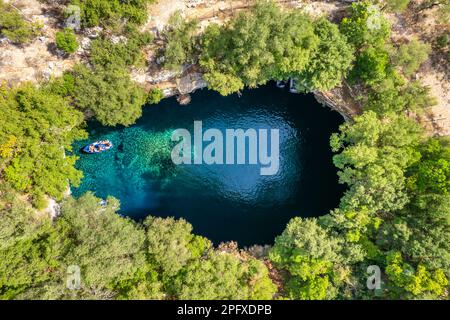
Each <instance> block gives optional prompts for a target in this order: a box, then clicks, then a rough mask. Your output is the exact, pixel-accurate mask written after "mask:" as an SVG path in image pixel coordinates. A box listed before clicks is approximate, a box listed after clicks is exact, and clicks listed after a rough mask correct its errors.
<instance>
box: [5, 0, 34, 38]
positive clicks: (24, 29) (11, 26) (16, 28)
mask: <svg viewBox="0 0 450 320" xmlns="http://www.w3.org/2000/svg"><path fill="white" fill-rule="evenodd" d="M39 31H40V25H39V24H37V23H33V22H29V21H27V20H25V19H24V18H23V17H22V16H21V13H20V11H18V10H17V9H16V8H15V7H13V6H12V5H11V4H8V3H5V2H4V1H3V0H0V35H4V36H5V37H7V38H8V39H9V40H11V42H13V43H16V44H23V43H26V42H28V41H30V40H31V39H33V38H34V37H36V36H37V35H38V34H39Z"/></svg>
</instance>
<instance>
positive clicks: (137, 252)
mask: <svg viewBox="0 0 450 320" xmlns="http://www.w3.org/2000/svg"><path fill="white" fill-rule="evenodd" d="M118 208H119V203H118V201H117V200H116V199H114V198H111V197H110V198H108V199H106V204H101V203H100V199H98V198H96V197H95V196H94V195H93V194H90V193H87V194H85V195H84V196H82V197H81V198H79V199H77V200H75V199H73V198H68V199H67V200H65V201H64V202H63V204H62V208H61V211H62V214H61V216H60V217H59V218H58V219H57V221H56V229H57V231H58V234H59V235H60V237H61V241H62V243H61V247H62V250H63V258H62V265H63V267H64V268H67V267H68V266H70V265H77V266H79V267H80V269H81V276H82V284H83V286H85V287H86V288H91V289H94V288H109V289H113V284H114V283H115V282H119V281H122V280H125V279H129V278H130V277H131V276H132V275H134V274H135V273H136V272H137V271H138V270H139V269H140V268H142V267H143V266H144V264H145V255H144V253H143V247H144V241H145V234H144V232H143V230H142V229H141V228H138V226H136V224H135V223H134V222H132V221H131V220H129V219H125V218H122V217H121V216H119V215H118V214H117V210H118Z"/></svg>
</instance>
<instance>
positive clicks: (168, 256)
mask: <svg viewBox="0 0 450 320" xmlns="http://www.w3.org/2000/svg"><path fill="white" fill-rule="evenodd" d="M144 226H145V228H146V233H147V248H148V254H149V257H150V261H152V264H153V265H155V266H156V268H157V270H159V271H162V272H163V273H164V274H165V275H168V276H174V275H175V274H177V273H178V272H179V271H180V270H181V269H182V268H183V267H184V266H185V265H186V264H187V263H188V261H189V260H191V259H193V258H198V257H199V256H202V255H203V253H204V252H206V250H208V249H209V248H210V247H211V243H210V242H209V241H208V240H206V239H204V238H197V237H198V236H194V235H193V234H191V231H192V226H191V225H190V224H189V223H187V222H186V221H185V220H183V219H180V220H175V219H173V218H166V219H162V218H155V217H151V216H149V217H147V218H146V219H145V221H144Z"/></svg>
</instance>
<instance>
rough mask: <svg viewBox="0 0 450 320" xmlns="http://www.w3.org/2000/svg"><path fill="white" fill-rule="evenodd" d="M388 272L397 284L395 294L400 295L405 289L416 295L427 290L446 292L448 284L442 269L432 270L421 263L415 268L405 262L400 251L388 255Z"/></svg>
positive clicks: (392, 280)
mask: <svg viewBox="0 0 450 320" xmlns="http://www.w3.org/2000/svg"><path fill="white" fill-rule="evenodd" d="M386 274H387V276H388V277H389V280H390V281H391V283H392V284H393V285H394V286H395V289H394V294H400V296H401V292H405V291H406V292H407V293H411V294H413V295H415V296H417V295H420V294H423V293H427V292H430V293H433V294H434V295H436V296H439V295H441V294H443V293H444V290H445V289H446V286H447V285H448V280H447V278H446V277H445V275H444V272H443V270H442V269H438V270H436V271H434V272H430V271H428V270H427V269H426V268H425V267H424V266H423V265H420V264H419V266H418V267H417V269H416V270H415V269H414V268H413V267H412V266H410V265H408V264H406V263H404V262H403V259H402V256H401V254H400V253H399V252H392V253H390V254H389V255H388V256H387V267H386Z"/></svg>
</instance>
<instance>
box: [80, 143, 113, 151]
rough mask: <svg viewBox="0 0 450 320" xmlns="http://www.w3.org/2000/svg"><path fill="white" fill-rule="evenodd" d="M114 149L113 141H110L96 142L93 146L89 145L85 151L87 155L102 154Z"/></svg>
mask: <svg viewBox="0 0 450 320" xmlns="http://www.w3.org/2000/svg"><path fill="white" fill-rule="evenodd" d="M112 147H113V145H112V143H111V141H109V140H102V141H95V142H93V143H91V144H88V145H87V146H85V147H84V148H83V151H84V152H85V153H90V154H93V153H102V152H105V151H107V150H109V149H111V148H112Z"/></svg>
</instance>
